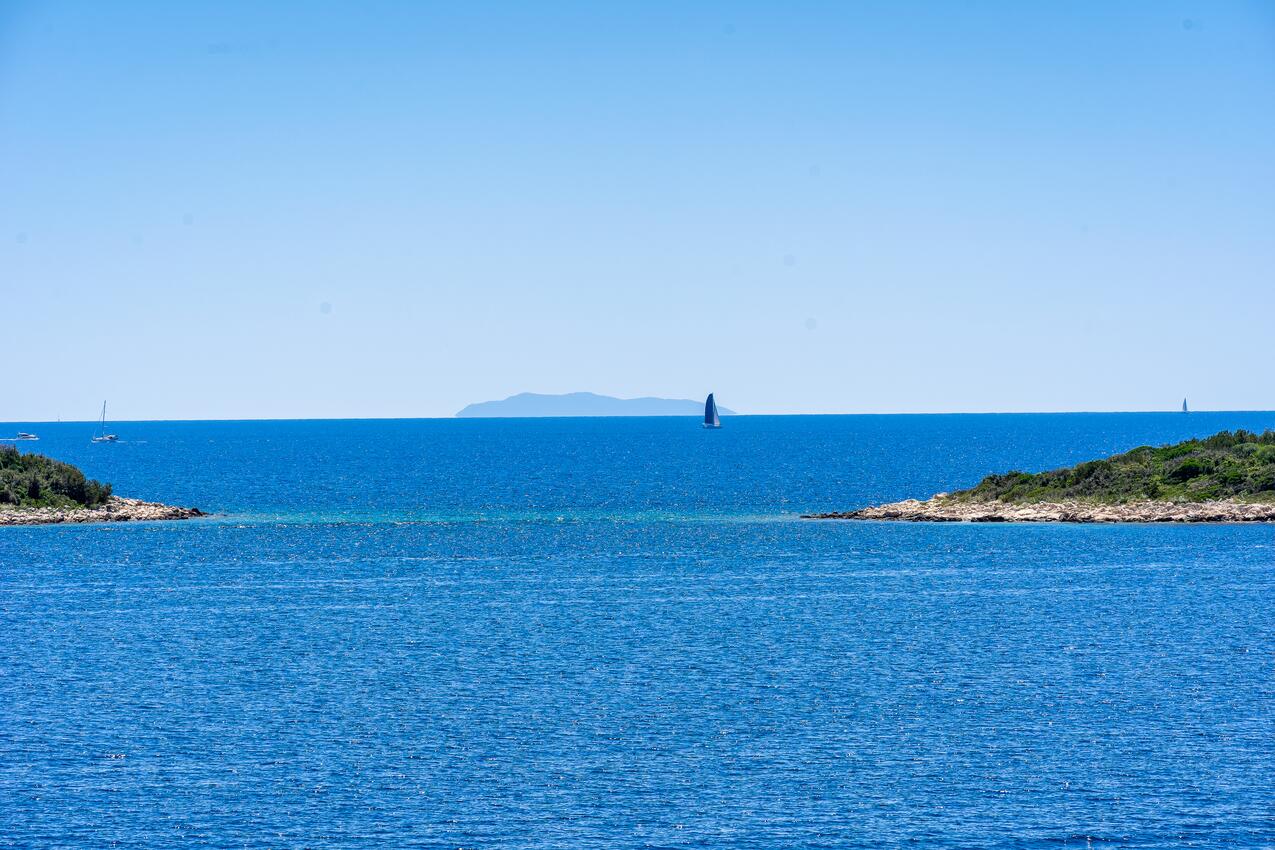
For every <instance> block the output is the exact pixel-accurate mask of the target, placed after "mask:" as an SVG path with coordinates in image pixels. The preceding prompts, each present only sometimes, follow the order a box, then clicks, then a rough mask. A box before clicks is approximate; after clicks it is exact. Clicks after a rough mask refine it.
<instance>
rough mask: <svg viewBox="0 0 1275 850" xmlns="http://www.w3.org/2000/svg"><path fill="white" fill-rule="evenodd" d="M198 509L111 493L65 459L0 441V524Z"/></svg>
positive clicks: (165, 515) (174, 514)
mask: <svg viewBox="0 0 1275 850" xmlns="http://www.w3.org/2000/svg"><path fill="white" fill-rule="evenodd" d="M196 516H203V512H202V511H200V510H199V509H198V508H177V507H173V506H172V505H161V504H159V503H157V502H143V501H141V500H140V499H125V498H122V497H120V496H115V495H113V494H112V493H111V485H110V484H102V483H101V482H99V481H94V480H92V479H90V478H86V477H85V475H84V473H83V472H81V471H80V470H79V469H77V468H76V467H74V466H72V465H71V464H69V463H62V462H61V461H57V460H53V459H52V458H48V457H45V456H44V455H37V454H23V453H21V452H19V451H18V450H17V448H16V447H14V446H0V525H44V524H48V523H59V522H129V521H137V520H159V519H189V518H190V517H196Z"/></svg>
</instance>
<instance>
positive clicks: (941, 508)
mask: <svg viewBox="0 0 1275 850" xmlns="http://www.w3.org/2000/svg"><path fill="white" fill-rule="evenodd" d="M804 518H805V519H874V520H899V521H902V522H1275V504H1261V503H1255V502H1236V501H1229V500H1226V501H1210V502H1153V501H1138V502H1127V503H1125V504H1110V505H1108V504H1101V503H1094V502H1075V501H1071V502H1034V503H1031V504H1007V503H1002V502H965V501H960V500H954V499H952V498H950V497H949V496H947V495H944V494H940V495H938V496H934V497H932V498H929V499H926V500H925V501H920V500H918V499H907V500H905V501H902V502H891V503H889V504H886V505H874V506H872V507H868V508H860V509H859V510H856V511H844V512H833V513H826V514H808V515H806V516H805V517H804Z"/></svg>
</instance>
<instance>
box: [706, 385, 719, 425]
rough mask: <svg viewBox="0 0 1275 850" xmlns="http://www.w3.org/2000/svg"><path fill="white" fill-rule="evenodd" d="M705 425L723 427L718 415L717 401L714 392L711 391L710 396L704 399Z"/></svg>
mask: <svg viewBox="0 0 1275 850" xmlns="http://www.w3.org/2000/svg"><path fill="white" fill-rule="evenodd" d="M704 427H705V428H720V427H722V420H721V419H720V418H718V416H717V402H715V401H713V394H712V393H709V394H708V398H707V399H705V401H704Z"/></svg>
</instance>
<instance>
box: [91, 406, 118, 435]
mask: <svg viewBox="0 0 1275 850" xmlns="http://www.w3.org/2000/svg"><path fill="white" fill-rule="evenodd" d="M118 441H119V437H117V436H115V435H114V434H108V433H106V402H105V401H103V402H102V421H101V422H99V423H98V426H97V433H95V434H94V435H93V442H95V443H115V442H118Z"/></svg>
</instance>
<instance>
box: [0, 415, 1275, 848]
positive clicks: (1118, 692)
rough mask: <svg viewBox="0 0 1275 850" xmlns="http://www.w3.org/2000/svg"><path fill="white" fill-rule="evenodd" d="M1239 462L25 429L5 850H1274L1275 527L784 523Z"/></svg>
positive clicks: (939, 440)
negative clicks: (163, 510) (79, 510)
mask: <svg viewBox="0 0 1275 850" xmlns="http://www.w3.org/2000/svg"><path fill="white" fill-rule="evenodd" d="M1236 427H1245V428H1250V429H1255V430H1257V429H1262V428H1266V427H1275V413H1225V414H1224V413H1217V414H1191V415H1190V416H1182V415H1181V414H1071V415H988V416H827V417H733V418H730V419H728V420H726V422H725V427H724V428H723V429H722V430H721V431H717V432H705V431H703V430H701V429H700V427H699V425H698V423H697V422H696V421H693V420H681V419H605V420H602V419H594V420H588V419H567V420H455V421H452V420H419V421H330V422H317V421H306V422H181V423H177V422H173V423H168V422H145V423H119V424H118V425H117V426H116V428H115V430H117V431H118V432H119V434H120V436H121V439H122V440H123V442H121V443H119V444H118V445H90V444H89V443H88V435H89V433H90V432H91V431H92V426H91V425H84V424H74V423H64V424H30V425H24V424H22V423H16V424H13V425H9V426H0V436H3V435H4V434H5V433H6V432H12V431H16V430H17V429H19V428H23V429H25V430H34V431H37V432H39V433H40V434H41V437H42V440H41V441H40V442H39V443H32V444H22V448H23V450H25V451H40V452H43V453H47V454H50V455H53V456H55V457H58V458H61V459H64V460H67V461H70V462H73V463H76V464H78V465H80V466H81V467H82V468H84V469H85V470H86V471H87V472H88V473H89V474H90V475H92V476H94V477H97V478H100V479H102V480H109V481H111V482H113V483H114V484H115V488H116V491H117V492H118V493H120V494H122V495H132V496H139V497H145V498H149V499H155V500H161V501H166V502H171V503H177V504H193V505H197V506H199V507H201V508H204V509H205V510H210V511H214V512H215V513H216V515H215V516H213V517H211V518H209V519H206V520H196V521H191V522H185V523H156V524H136V525H128V524H122V525H111V526H105V525H99V526H83V527H80V526H52V527H34V528H0V846H2V847H23V848H26V847H50V848H52V847H94V848H95V847H129V848H155V847H251V848H259V847H260V848H264V847H323V848H361V847H387V846H388V847H408V846H411V847H439V848H443V847H447V848H457V847H501V848H539V847H573V848H574V847H581V848H590V847H597V848H602V847H607V848H613V847H615V848H630V847H632V848H638V847H666V848H679V847H731V848H804V847H846V848H850V847H901V846H914V847H939V848H993V847H1006V848H1010V847H1013V848H1057V847H1076V848H1083V847H1090V846H1100V845H1112V846H1122V847H1145V848H1168V847H1270V846H1275V528H1272V527H1267V526H1193V527H1181V526H1179V527H1168V526H1136V525H1135V526H1105V527H1103V526H1075V525H1039V526H1001V525H951V524H933V525H931V524H898V525H895V524H887V523H848V522H811V521H802V520H799V519H797V518H796V517H797V514H799V513H801V512H803V511H817V510H832V509H847V508H853V507H857V506H860V505H863V504H866V503H870V502H879V501H885V500H893V499H898V498H903V497H907V496H919V497H923V496H926V495H929V494H930V493H932V492H934V491H936V490H945V489H950V488H953V487H958V486H964V485H969V484H972V483H973V482H975V481H976V480H978V479H979V478H980V477H981V476H982V475H984V474H985V473H987V472H990V471H998V470H1007V469H1011V468H1021V469H1028V470H1036V469H1044V468H1050V467H1055V466H1059V465H1064V464H1070V463H1074V462H1077V461H1080V460H1084V459H1088V458H1091V457H1094V456H1099V455H1104V454H1110V453H1113V452H1117V451H1121V450H1124V449H1127V448H1130V447H1133V446H1135V445H1140V444H1147V443H1152V444H1155V443H1164V442H1170V441H1175V440H1178V439H1182V438H1184V437H1186V436H1190V435H1202V434H1207V433H1211V432H1213V431H1216V430H1219V429H1221V428H1236Z"/></svg>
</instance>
